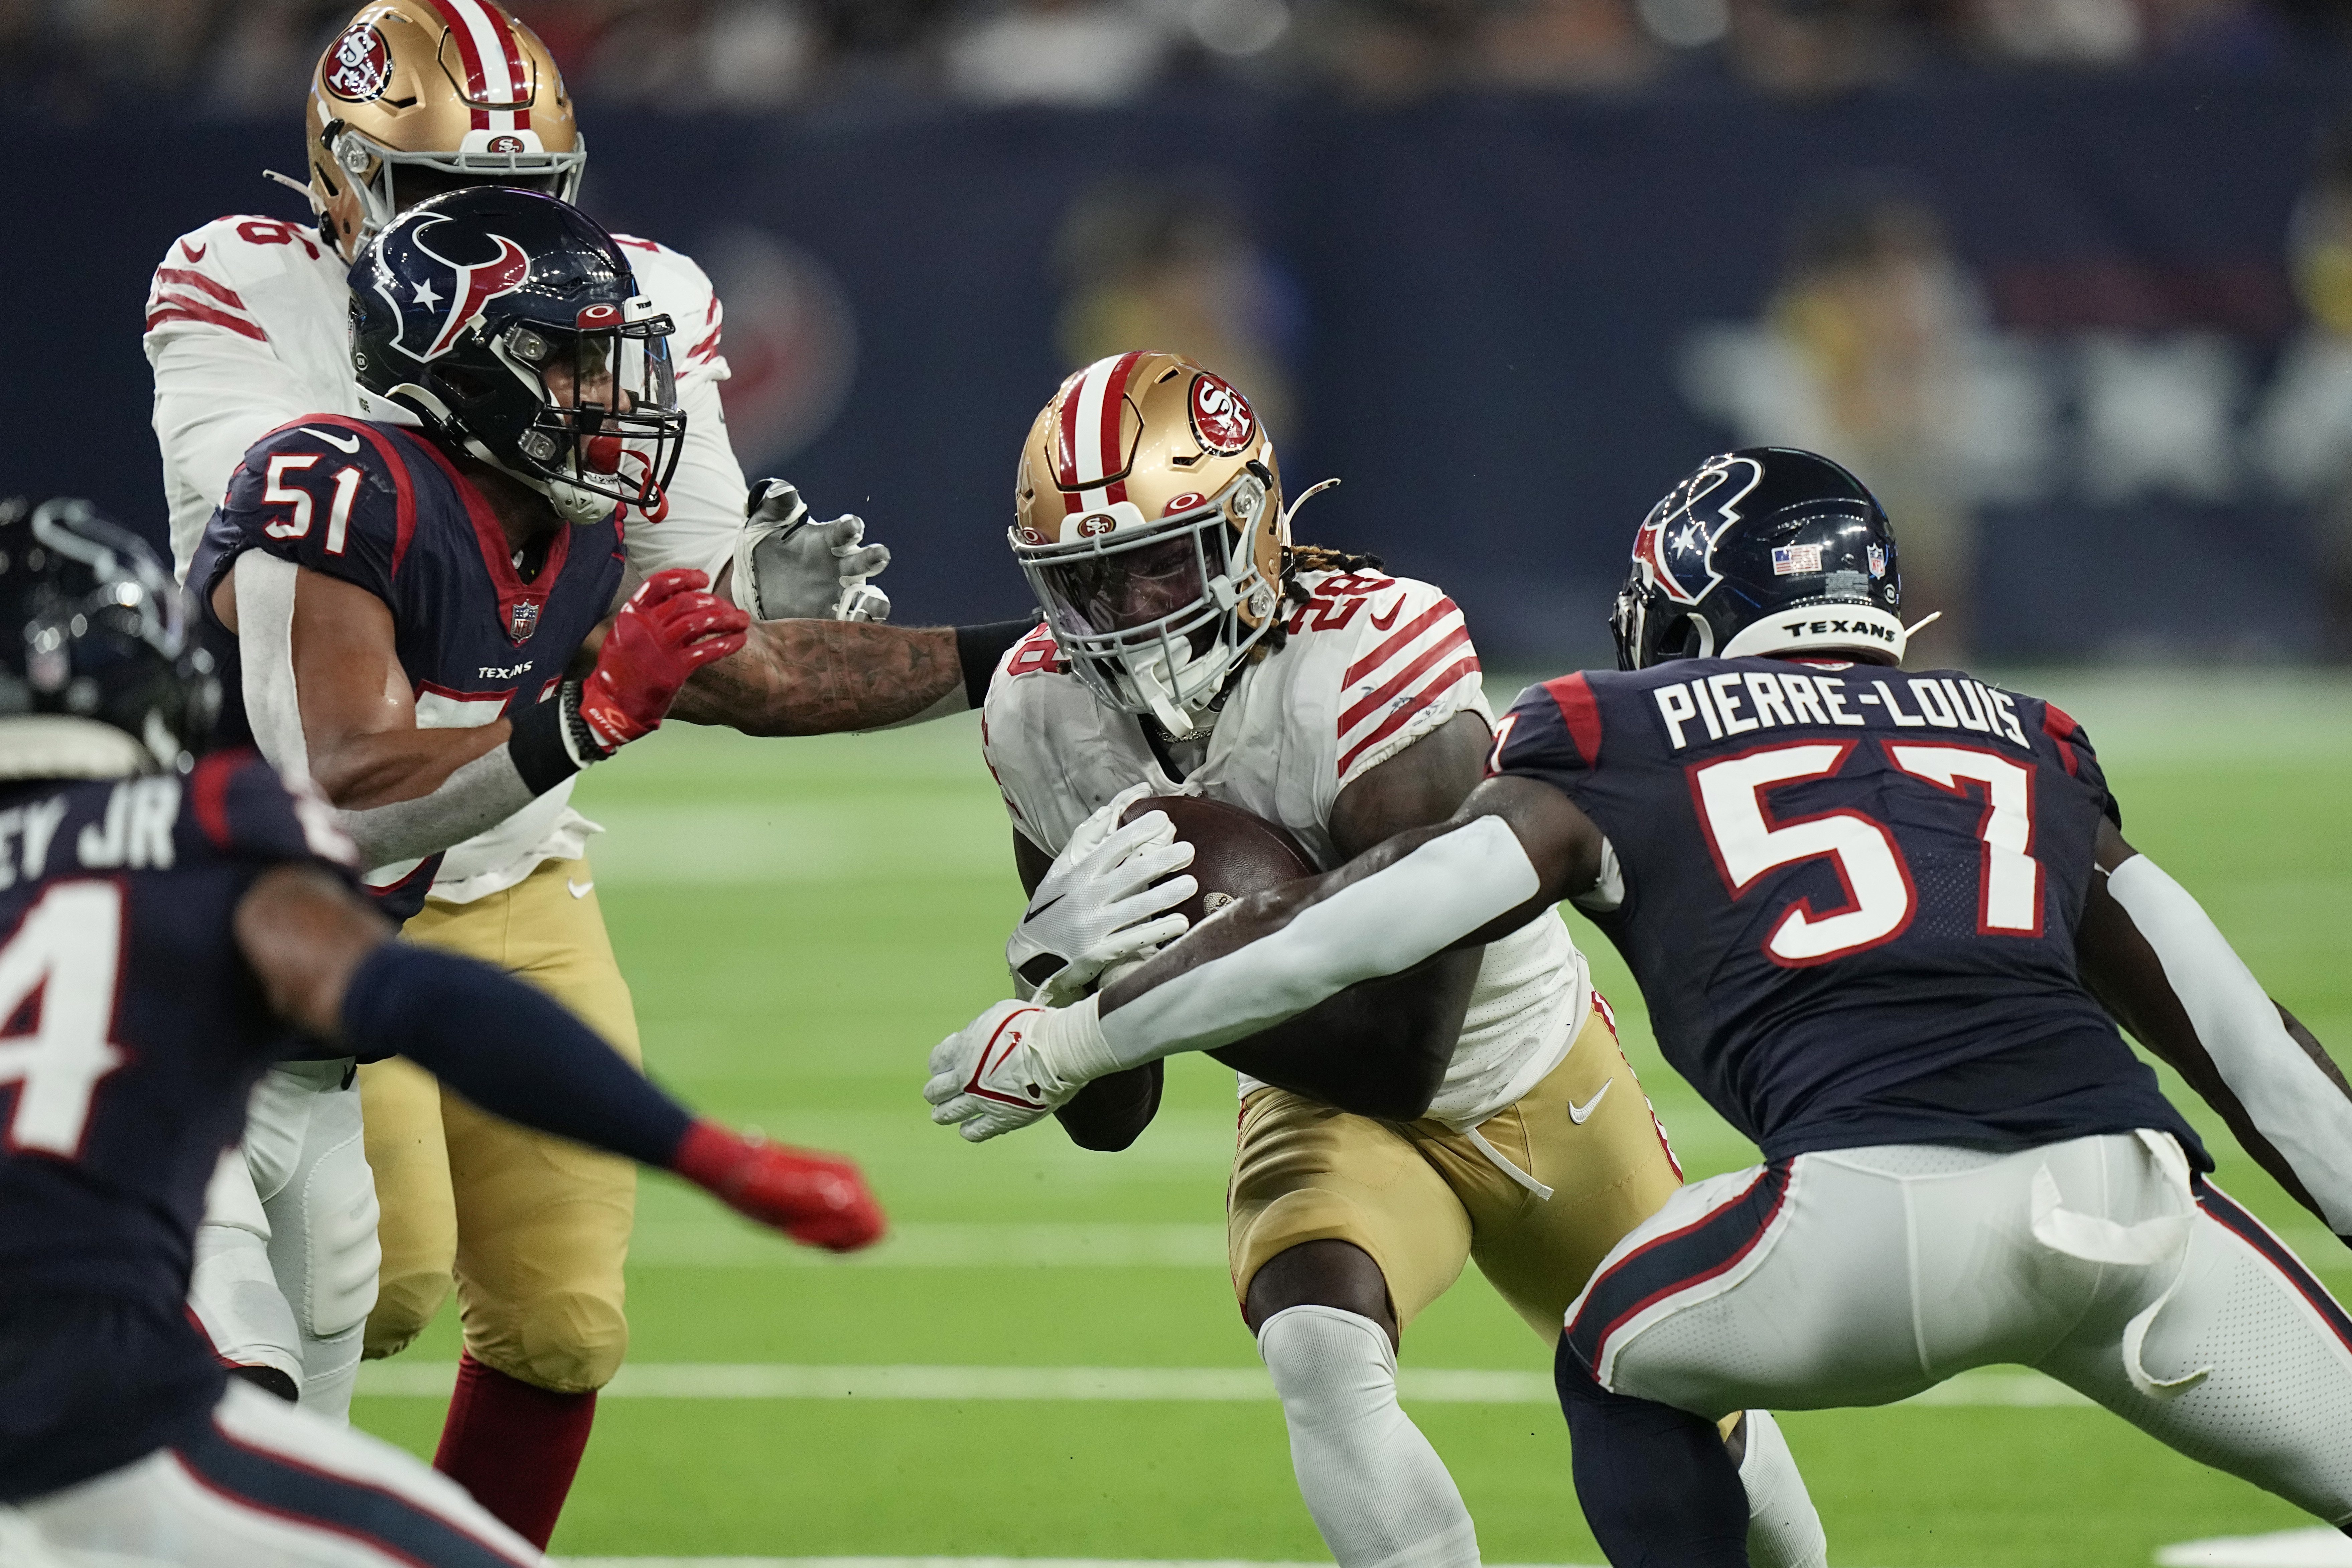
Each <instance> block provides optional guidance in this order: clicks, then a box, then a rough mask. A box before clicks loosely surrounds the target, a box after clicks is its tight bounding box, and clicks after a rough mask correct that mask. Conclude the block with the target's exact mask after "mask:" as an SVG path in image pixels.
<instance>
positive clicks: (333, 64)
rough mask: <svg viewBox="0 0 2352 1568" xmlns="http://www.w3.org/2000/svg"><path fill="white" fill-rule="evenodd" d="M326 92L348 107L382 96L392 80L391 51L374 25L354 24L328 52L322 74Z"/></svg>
mask: <svg viewBox="0 0 2352 1568" xmlns="http://www.w3.org/2000/svg"><path fill="white" fill-rule="evenodd" d="M320 75H321V77H322V78H323V79H324V80H325V81H326V84H327V90H328V91H329V92H331V93H333V94H334V95H335V96H336V97H337V98H340V99H342V100H344V101H346V102H349V103H368V102H372V101H373V100H376V99H378V98H381V97H383V89H384V87H385V86H386V84H388V83H389V82H390V81H391V80H392V50H391V48H390V47H388V46H387V45H386V44H385V43H384V41H383V34H382V33H379V32H377V31H376V30H375V24H374V23H373V22H354V23H352V25H351V26H349V27H347V28H345V29H344V31H343V36H342V37H340V38H337V39H336V40H335V41H334V44H333V45H332V47H330V48H329V49H328V50H327V59H326V68H325V69H324V70H323V71H322V72H320Z"/></svg>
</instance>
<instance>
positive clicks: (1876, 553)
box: [1867, 544, 1886, 577]
mask: <svg viewBox="0 0 2352 1568" xmlns="http://www.w3.org/2000/svg"><path fill="white" fill-rule="evenodd" d="M1867 550H1868V552H1869V555H1870V574H1871V575H1872V576H1873V577H1884V576H1885V575H1886V546H1885V545H1884V544H1873V545H1870V546H1867Z"/></svg>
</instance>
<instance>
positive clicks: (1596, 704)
mask: <svg viewBox="0 0 2352 1568" xmlns="http://www.w3.org/2000/svg"><path fill="white" fill-rule="evenodd" d="M1494 771H1496V772H1498V773H1512V774H1521V775H1525V776H1527V777H1529V778H1537V779H1541V780H1543V781H1544V782H1545V783H1547V784H1553V785H1555V786H1557V787H1558V788H1559V789H1560V790H1561V791H1562V792H1563V793H1565V794H1566V795H1568V797H1569V798H1570V800H1572V801H1574V802H1575V803H1576V805H1578V806H1579V807H1580V809H1581V810H1582V811H1583V812H1584V814H1585V815H1586V816H1590V817H1591V819H1592V820H1593V822H1594V823H1596V824H1597V825H1598V826H1600V828H1601V831H1602V832H1603V833H1605V834H1607V835H1608V837H1609V842H1610V845H1611V847H1612V849H1613V850H1614V851H1615V856H1616V867H1617V870H1618V874H1619V876H1620V877H1621V878H1622V889H1620V888H1619V887H1618V886H1617V884H1616V881H1615V879H1612V878H1610V877H1607V876H1604V878H1603V884H1602V887H1601V888H1600V889H1595V893H1594V894H1593V895H1591V896H1588V898H1587V899H1585V900H1580V901H1581V902H1584V903H1586V904H1589V905H1594V906H1598V905H1601V904H1605V903H1608V902H1609V901H1610V900H1611V899H1612V898H1616V899H1618V900H1619V901H1617V902H1616V903H1615V906H1614V907H1613V908H1610V909H1606V910H1588V912H1590V913H1591V914H1592V918H1593V920H1594V921H1595V923H1596V924H1598V925H1599V926H1600V927H1601V930H1602V931H1605V932H1606V933H1607V934H1608V936H1609V938H1610V940H1611V941H1612V942H1615V943H1616V945H1617V948H1618V950H1619V951H1620V952H1622V953H1623V954H1624V956H1625V960H1626V963H1628V964H1629V965H1630V966H1631V967H1632V969H1633V975H1634V978H1635V979H1636V980H1637V981H1638V982H1639V983H1640V984H1641V987H1642V994H1643V997H1644V998H1645V999H1646V1000H1647V1001H1648V1003H1649V1006H1650V1016H1651V1020H1652V1023H1653V1024H1654V1026H1655V1028H1656V1030H1657V1035H1658V1042H1659V1045H1660V1046H1661V1047H1662V1048H1663V1049H1664V1052H1665V1055H1666V1059H1667V1060H1668V1061H1670V1062H1671V1063H1673V1064H1674V1066H1675V1068H1676V1069H1677V1070H1678V1071H1680V1072H1681V1073H1682V1074H1683V1076H1684V1077H1685V1078H1687V1079H1690V1080H1691V1082H1692V1083H1693V1084H1694V1085H1695V1086H1696V1087H1697V1089H1698V1090H1699V1092H1700V1093H1701V1094H1703V1095H1705V1096H1706V1100H1707V1102H1708V1103H1709V1104H1711V1105H1713V1106H1714V1107H1715V1109H1716V1110H1717V1111H1719V1112H1721V1113H1722V1115H1723V1116H1724V1118H1725V1119H1726V1120H1727V1121H1730V1122H1731V1124H1732V1125H1733V1126H1735V1127H1737V1128H1738V1129H1739V1130H1740V1131H1742V1132H1745V1133H1746V1134H1747V1135H1748V1137H1750V1138H1752V1139H1753V1140H1755V1141H1756V1142H1757V1143H1758V1144H1759V1146H1760V1147H1761V1148H1762V1149H1763V1151H1764V1153H1765V1156H1766V1157H1767V1158H1768V1159H1774V1160H1778V1159H1782V1158H1785V1157H1787V1156H1789V1155H1792V1154H1798V1153H1802V1152H1805V1151H1807V1150H1813V1149H1838V1148H1854V1147H1859V1146H1862V1145H1866V1144H1876V1143H1919V1142H1930V1143H1954V1142H1957V1143H1969V1144H1975V1145H1979V1146H1984V1147H1991V1148H2015V1147H2021V1146H2026V1145H2030V1144H2034V1143H2042V1142H2054V1141H2057V1140H2060V1139H2064V1138H2074V1137H2081V1136H2085V1135H2088V1134H2093V1133H2103V1132H2115V1131H2126V1130H2129V1129H2131V1128H2135V1127H2152V1128H2158V1129H2161V1130H2164V1131H2170V1132H2172V1133H2173V1134H2175V1135H2176V1136H2178V1137H2179V1139H2180V1140H2181V1142H2183V1144H2184V1145H2186V1146H2187V1147H2188V1148H2189V1150H2190V1152H2191V1154H2192V1157H2193V1158H2195V1159H2198V1160H2200V1161H2203V1160H2204V1158H2205V1156H2204V1152H2203V1150H2202V1148H2201V1146H2200V1144H2199V1143H2198V1142H2197V1140H2196V1137H2195V1135H2194V1134H2193V1133H2192V1132H2191V1131H2189V1126H2188V1124H2187V1123H2186V1122H2185V1121H2182V1120H2181V1118H2180V1115H2179V1112H2178V1111H2177V1110H2174V1109H2173V1108H2172V1107H2171V1106H2170V1105H2169V1104H2168V1103H2167V1102H2166V1100H2165V1099H2164V1097H2163V1096H2162V1094H2161V1093H2159V1092H2158V1089H2157V1083H2156V1075H2155V1073H2154V1072H2153V1070H2151V1069H2150V1068H2148V1067H2147V1065H2146V1064H2145V1063H2143V1062H2141V1061H2140V1060H2139V1059H2138V1058H2137V1057H2135V1056H2134V1055H2133V1054H2132V1052H2131V1049H2130V1047H2128V1046H2126V1044H2125V1043H2124V1041H2123V1038H2122V1037H2121V1036H2120V1035H2119V1034H2117V1033H2116V1026H2115V1025H2114V1024H2113V1023H2112V1022H2111V1021H2110V1020H2109V1019H2108V1017H2107V1016H2106V1014H2105V1012H2104V1011H2103V1010H2102V1009H2101V1008H2100V1006H2099V1005H2098V1004H2097V1003H2096V1002H2095V1001H2094V1000H2093V999H2092V998H2091V996H2090V995H2089V994H2088V993H2087V992H2085V991H2084V988H2083V985H2082V983H2081V980H2080V978H2079V977H2078V975H2077V973H2076V969H2075V961H2074V927H2075V924H2076V922H2077V921H2078V920H2079V919H2080V917H2081V915H2082V911H2083V900H2084V896H2085V894H2086V893H2087V891H2088V889H2089V885H2090V879H2091V878H2092V876H2093V875H2094V874H2095V871H2094V867H2093V860H2092V853H2093V846H2094V843H2095V838H2096V836H2097V832H2098V825H2099V820H2100V818H2101V817H2102V816H2108V817H2116V816H2117V813H2116V805H2115V803H2114V800H2113V799H2112V797H2110V796H2109V795H2108V793H2107V787H2106V781H2105V775H2104V774H2102V773H2101V772H2100V771H2099V763H2098V759H2097V757H2096V756H2095V754H2094V753H2093V752H2092V750H2091V743H2090V741H2089V739H2088V737H2086V736H2085V735H2084V732H2083V730H2082V727H2081V726H2080V725H2078V724H2076V723H2075V722H2074V720H2073V719H2071V718H2069V717H2068V716H2067V715H2066V714H2065V713H2064V712H2063V710H2060V709H2058V708H2056V707H2054V706H2053V705H2051V704H2050V703H2047V702H2044V701H2042V700H2039V699H2036V698H2032V697H2024V696H2019V695H2016V694H2014V693H2011V692H2007V691H2002V690H2000V689H1998V688H1995V687H1993V686H1991V685H1990V684H1988V683H1986V682H1983V681H1979V680H1977V679H1972V678H1971V677H1969V676H1968V675H1966V674H1964V673H1961V672H1959V671H1958V670H1950V671H1936V672H1931V673H1927V674H1912V673H1909V672H1906V671H1901V670H1893V669H1883V668H1876V667H1871V666H1863V665H1845V664H1807V665H1800V664H1795V663H1790V662H1789V661H1785V660H1778V659H1769V658H1733V659H1720V658H1718V659H1689V660H1676V661H1674V662H1671V663H1667V664H1664V665H1660V666H1656V667H1654V668H1649V669H1644V670H1636V671H1631V672H1623V673H1621V672H1615V671H1611V672H1607V673H1591V674H1582V675H1570V676H1563V677H1562V678H1560V679H1558V680H1553V681H1549V682H1546V683H1545V684H1543V685H1541V686H1535V687H1530V688H1528V690H1527V691H1525V692H1524V693H1522V694H1521V695H1520V698H1519V700H1518V702H1517V705H1515V706H1514V707H1513V708H1512V710H1511V711H1510V714H1509V716H1508V717H1507V718H1506V719H1505V720H1504V721H1503V724H1502V728H1501V731H1500V733H1499V735H1498V737H1497V741H1496V751H1495V763H1494ZM2117 820H2120V818H2119V817H2118V818H2117ZM2207 1168H2210V1164H2209V1165H2208V1167H2207Z"/></svg>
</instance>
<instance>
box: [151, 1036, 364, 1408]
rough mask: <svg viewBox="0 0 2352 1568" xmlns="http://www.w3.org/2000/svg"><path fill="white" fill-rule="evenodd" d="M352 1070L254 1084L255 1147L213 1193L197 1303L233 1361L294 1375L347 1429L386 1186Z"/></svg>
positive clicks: (304, 1392) (335, 1066)
mask: <svg viewBox="0 0 2352 1568" xmlns="http://www.w3.org/2000/svg"><path fill="white" fill-rule="evenodd" d="M350 1068H351V1063H350V1062H349V1061H348V1060H343V1061H323V1062H281V1063H279V1064H278V1065H277V1066H276V1067H273V1068H270V1069H269V1070H268V1072H267V1073H265V1074H264V1075H263V1076H262V1079H261V1081H260V1083H258V1084H257V1085H256V1086H255V1087H254V1090H253V1101H252V1104H251V1106H250V1107H249V1108H248V1110H247V1116H246V1125H245V1142H244V1143H243V1145H242V1146H241V1148H238V1149H232V1150H230V1151H228V1152H227V1153H226V1154H224V1155H223V1156H222V1157H221V1163H220V1165H219V1167H218V1169H216V1170H215V1172H214V1173H213V1181H212V1185H211V1186H210V1187H209V1188H208V1189H207V1190H206V1192H205V1222H204V1224H203V1225H202V1226H200V1227H198V1229H197V1231H196V1248H195V1268H194V1275H193V1277H192V1278H191V1279H190V1280H189V1283H188V1305H189V1307H190V1309H191V1310H193V1311H194V1314H195V1318H196V1321H197V1324H198V1325H199V1326H200V1327H201V1328H202V1329H203V1330H204V1331H205V1335H206V1337H208V1338H209V1339H210V1340H211V1341H212V1343H213V1349H214V1351H215V1352H216V1353H217V1354H218V1355H220V1356H221V1358H222V1359H223V1360H226V1361H229V1362H234V1363H236V1364H238V1365H240V1366H266V1367H270V1368H274V1369H275V1370H277V1371H278V1372H280V1373H284V1374H285V1375H286V1376H287V1377H288V1378H289V1379H290V1380H291V1381H292V1383H293V1384H294V1386H295V1387H296V1388H297V1389H299V1391H300V1392H301V1397H302V1404H303V1405H304V1406H306V1407H307V1408H309V1409H310V1410H312V1411H313V1412H315V1413H317V1414H318V1415H323V1416H326V1417H328V1418H329V1419H331V1420H335V1421H342V1420H347V1419H349V1417H350V1414H351V1404H352V1383H353V1381H354V1380H355V1379H356V1378H357V1377H358V1375H359V1365H360V1341H361V1336H362V1331H363V1330H364V1329H365V1327H366V1324H367V1315H368V1311H369V1310H370V1309H371V1308H373V1306H374V1305H375V1289H376V1268H377V1265H378V1264H379V1263H380V1262H381V1261H382V1258H383V1253H382V1250H381V1248H380V1247H378V1245H377V1242H376V1200H375V1177H374V1174H373V1173H372V1172H370V1171H369V1169H368V1163H367V1152H366V1149H365V1145H364V1142H363V1139H362V1132H361V1128H360V1095H359V1089H357V1087H356V1086H354V1087H351V1088H346V1087H344V1080H345V1079H346V1078H347V1077H348V1076H349V1073H350Z"/></svg>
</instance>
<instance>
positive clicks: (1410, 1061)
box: [1105, 795, 1479, 1147]
mask: <svg viewBox="0 0 2352 1568" xmlns="http://www.w3.org/2000/svg"><path fill="white" fill-rule="evenodd" d="M1152 811H1164V812H1166V813H1167V814H1168V817H1169V820H1170V821H1171V822H1173V823H1174V824H1175V825H1176V837H1179V838H1181V839H1182V840H1184V842H1186V843H1187V844H1190V845H1191V846H1192V865H1191V866H1190V867H1188V868H1187V870H1189V871H1190V873H1191V875H1192V879H1194V880H1195V881H1197V882H1199V883H1200V884H1201V889H1200V891H1199V892H1197V893H1195V894H1193V895H1192V898H1191V899H1189V900H1186V901H1185V902H1184V903H1182V904H1181V905H1180V906H1178V907H1179V908H1180V909H1181V910H1183V912H1184V914H1185V916H1186V918H1188V919H1190V920H1191V921H1192V923H1193V925H1194V926H1196V927H1197V926H1198V925H1199V924H1200V923H1201V922H1202V921H1203V920H1206V919H1207V918H1208V917H1209V916H1211V915H1213V914H1214V913H1216V911H1217V910H1221V909H1223V908H1224V907H1225V906H1226V905H1227V904H1229V903H1231V902H1232V901H1233V900H1235V899H1239V898H1244V897H1246V896H1247V895H1249V894H1251V893H1257V892H1263V891H1265V889H1268V888H1273V887H1278V886H1280V885H1281V884H1282V883H1284V882H1288V881H1292V880H1295V879H1297V878H1300V877H1312V876H1314V875H1316V874H1317V872H1316V866H1315V862H1314V861H1313V860H1312V859H1311V858H1308V856H1307V851H1306V849H1305V847H1302V846H1301V845H1300V844H1299V842H1298V840H1297V839H1296V838H1294V837H1291V835H1290V833H1289V831H1288V830H1287V829H1286V828H1284V827H1282V826H1278V825H1276V824H1275V823H1271V822H1268V821H1266V820H1265V818H1264V817H1261V816H1253V815H1251V814H1250V813H1248V812H1246V811H1244V810H1243V809H1242V808H1241V807H1239V806H1237V805H1225V804H1224V803H1223V802H1222V801H1214V800H1207V799H1203V798H1202V797H1201V796H1199V795H1158V796H1150V795H1147V796H1146V797H1144V798H1143V799H1141V800H1139V801H1137V802H1136V803H1135V804H1134V805H1130V806H1129V807H1128V808H1127V809H1126V810H1125V811H1124V812H1122V813H1120V814H1119V821H1120V822H1121V823H1128V822H1132V821H1133V820H1134V819H1135V818H1137V817H1139V816H1143V815H1144V814H1145V813H1146V812H1152ZM1478 960H1479V950H1477V949H1472V950H1469V951H1467V952H1449V953H1446V954H1444V955H1443V956H1441V957H1439V958H1437V959H1434V960H1433V961H1432V962H1431V963H1427V964H1424V965H1423V966H1422V967H1421V968H1420V969H1417V970H1412V971H1409V972H1407V973H1403V974H1399V975H1393V976H1391V977H1390V978H1388V979H1385V980H1370V981H1366V982H1364V983H1363V984H1359V985H1351V986H1349V988H1348V989H1347V990H1345V991H1342V992H1341V993H1339V994H1338V995H1337V996H1332V997H1329V998H1327V999H1326V1000H1325V1001H1323V1002H1322V1003H1320V1004H1318V1005H1316V1006H1314V1007H1310V1008H1308V1009H1307V1011H1306V1012H1304V1013H1301V1014H1299V1015H1298V1016H1297V1017H1295V1018H1293V1019H1291V1020H1290V1021H1289V1022H1288V1023H1286V1024H1278V1025H1276V1026H1274V1027H1273V1028H1271V1029H1268V1030H1266V1031H1265V1032H1264V1033H1262V1034H1256V1035H1252V1036H1250V1037H1248V1038H1247V1039H1241V1040H1235V1041H1234V1042H1233V1043H1232V1044H1231V1045H1227V1046H1220V1047H1217V1048H1216V1049H1215V1050H1213V1051H1211V1052H1209V1053H1208V1054H1209V1055H1210V1056H1212V1057H1214V1058H1216V1059H1217V1060H1219V1061H1221V1062H1223V1063H1224V1064H1225V1065H1226V1066H1227V1067H1230V1068H1239V1069H1240V1070H1241V1071H1243V1072H1245V1073H1247V1074H1249V1075H1250V1076H1251V1077H1252V1078H1255V1079H1259V1080H1260V1081H1262V1082H1265V1083H1271V1084H1277V1085H1280V1086H1281V1087H1282V1088H1284V1089H1291V1090H1293V1091H1295V1092H1297V1093H1299V1094H1304V1095H1307V1096H1309V1097H1311V1098H1313V1099H1316V1100H1322V1101H1323V1102H1324V1103H1326V1104H1327V1105H1334V1106H1337V1107H1339V1109H1340V1110H1352V1111H1354V1112H1356V1113H1357V1114H1358V1115H1361V1116H1372V1117H1379V1118H1381V1119H1382V1120H1392V1121H1411V1120H1412V1118H1414V1117H1416V1116H1419V1115H1420V1114H1421V1113H1422V1111H1423V1110H1425V1109H1427V1107H1428V1105H1429V1097H1430V1096H1431V1095H1432V1094H1433V1093H1434V1092H1435V1090H1436V1089H1437V1086H1438V1083H1439V1081H1440V1080H1441V1079H1444V1076H1445V1064H1446V1062H1447V1061H1448V1060H1450V1059H1451V1058H1452V1057H1453V1055H1454V1040H1455V1038H1456V1037H1458V1035H1459V1033H1460V1030H1461V1027H1462V1014H1463V1009H1464V1008H1465V1006H1467V1005H1468V1004H1469V1001H1470V990H1471V987H1472V985H1473V984H1475V981H1476V979H1477V975H1478ZM1155 1104H1156V1100H1155ZM1129 1137H1130V1138H1131V1137H1132V1134H1129ZM1105 1146H1106V1147H1108V1146H1111V1145H1105ZM1118 1146H1121V1147H1123V1146H1124V1145H1123V1144H1122V1145H1118Z"/></svg>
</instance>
